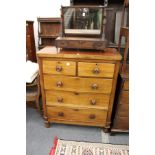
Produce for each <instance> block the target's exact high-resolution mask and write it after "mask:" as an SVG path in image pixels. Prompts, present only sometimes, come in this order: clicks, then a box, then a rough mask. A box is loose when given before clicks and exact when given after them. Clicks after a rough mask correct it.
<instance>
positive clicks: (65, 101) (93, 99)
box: [46, 90, 110, 109]
mask: <svg viewBox="0 0 155 155" xmlns="http://www.w3.org/2000/svg"><path fill="white" fill-rule="evenodd" d="M109 99H110V95H106V94H96V93H78V92H66V91H51V90H50V91H46V105H48V106H50V105H77V106H92V107H102V108H104V109H108V105H109Z"/></svg>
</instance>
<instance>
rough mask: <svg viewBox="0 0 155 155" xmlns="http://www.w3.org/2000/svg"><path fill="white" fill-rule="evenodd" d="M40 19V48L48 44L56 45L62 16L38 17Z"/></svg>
mask: <svg viewBox="0 0 155 155" xmlns="http://www.w3.org/2000/svg"><path fill="white" fill-rule="evenodd" d="M37 20H38V37H39V38H38V48H39V49H42V48H43V47H45V46H47V45H51V46H54V45H55V39H56V38H57V37H58V36H59V33H60V28H61V20H60V18H37Z"/></svg>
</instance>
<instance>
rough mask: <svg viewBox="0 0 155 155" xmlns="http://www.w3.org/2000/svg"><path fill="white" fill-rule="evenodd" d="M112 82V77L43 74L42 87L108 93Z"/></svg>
mask: <svg viewBox="0 0 155 155" xmlns="http://www.w3.org/2000/svg"><path fill="white" fill-rule="evenodd" d="M112 82H113V80H112V79H97V78H79V77H66V76H54V75H44V88H45V89H53V90H64V91H77V90H78V92H94V93H106V94H110V93H111V89H112Z"/></svg>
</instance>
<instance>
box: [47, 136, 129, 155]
mask: <svg viewBox="0 0 155 155" xmlns="http://www.w3.org/2000/svg"><path fill="white" fill-rule="evenodd" d="M49 155H129V146H127V145H112V144H102V143H88V142H76V141H65V140H60V139H55V142H54V147H52V149H51V151H50V154H49Z"/></svg>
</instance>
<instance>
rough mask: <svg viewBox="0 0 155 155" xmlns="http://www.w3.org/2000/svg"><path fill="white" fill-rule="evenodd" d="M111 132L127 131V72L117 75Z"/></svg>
mask: <svg viewBox="0 0 155 155" xmlns="http://www.w3.org/2000/svg"><path fill="white" fill-rule="evenodd" d="M115 96H116V97H115V104H114V108H113V120H112V122H113V123H112V128H111V132H128V131H129V72H128V70H127V72H126V73H125V74H124V73H121V74H119V76H118V82H117V89H116V95H115Z"/></svg>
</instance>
